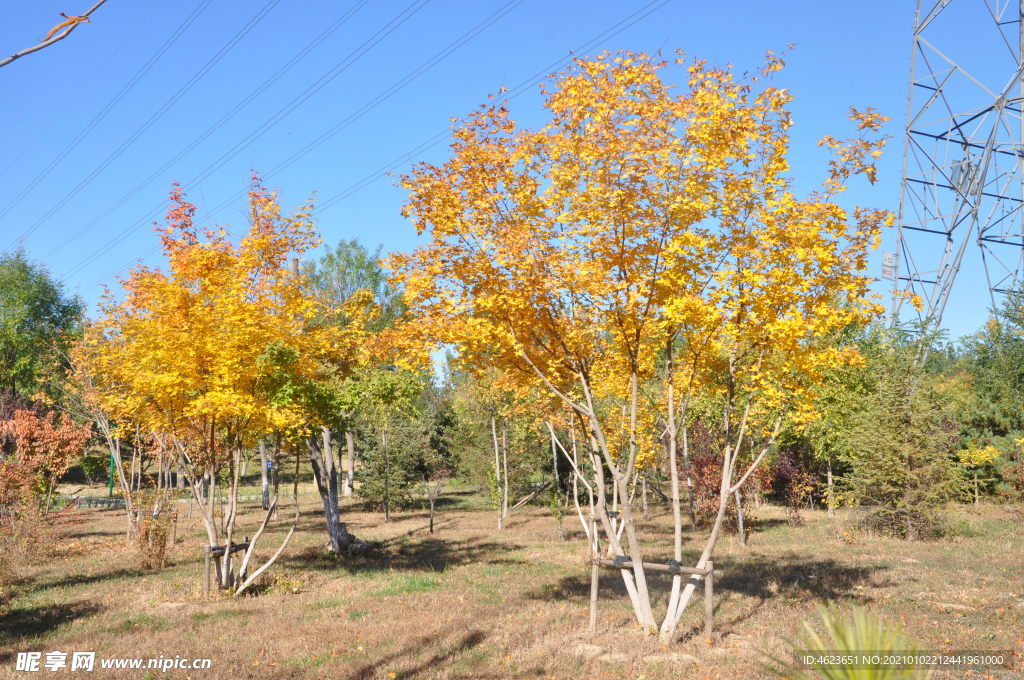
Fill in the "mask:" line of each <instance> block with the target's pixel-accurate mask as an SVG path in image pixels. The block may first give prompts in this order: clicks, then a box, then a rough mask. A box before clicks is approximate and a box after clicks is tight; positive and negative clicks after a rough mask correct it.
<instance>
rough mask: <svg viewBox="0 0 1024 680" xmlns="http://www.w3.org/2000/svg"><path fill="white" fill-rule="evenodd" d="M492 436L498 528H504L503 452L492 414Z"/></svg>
mask: <svg viewBox="0 0 1024 680" xmlns="http://www.w3.org/2000/svg"><path fill="white" fill-rule="evenodd" d="M491 438H492V439H493V440H494V483H495V488H496V489H497V492H498V530H499V531H500V530H501V529H502V525H503V523H504V519H505V515H504V513H503V512H502V506H501V452H500V451H499V449H498V428H497V426H496V425H495V423H494V416H491Z"/></svg>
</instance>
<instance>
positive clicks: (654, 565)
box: [597, 558, 721, 576]
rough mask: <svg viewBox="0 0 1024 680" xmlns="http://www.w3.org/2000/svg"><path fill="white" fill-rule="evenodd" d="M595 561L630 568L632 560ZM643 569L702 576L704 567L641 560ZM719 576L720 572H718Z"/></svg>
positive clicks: (616, 567) (607, 565)
mask: <svg viewBox="0 0 1024 680" xmlns="http://www.w3.org/2000/svg"><path fill="white" fill-rule="evenodd" d="M597 563H598V564H600V565H601V566H602V567H613V568H615V569H632V568H633V560H631V559H629V558H626V559H624V560H622V561H621V562H619V563H616V561H615V560H609V559H600V560H597ZM642 564H643V565H644V569H645V570H648V571H667V572H669V573H670V574H689V575H690V576H703V575H704V574H705V572H706V571H707V570H706V569H694V568H693V567H684V566H681V565H680V566H676V565H670V564H662V563H660V562H643V563H642ZM718 575H719V576H721V572H719V574H718Z"/></svg>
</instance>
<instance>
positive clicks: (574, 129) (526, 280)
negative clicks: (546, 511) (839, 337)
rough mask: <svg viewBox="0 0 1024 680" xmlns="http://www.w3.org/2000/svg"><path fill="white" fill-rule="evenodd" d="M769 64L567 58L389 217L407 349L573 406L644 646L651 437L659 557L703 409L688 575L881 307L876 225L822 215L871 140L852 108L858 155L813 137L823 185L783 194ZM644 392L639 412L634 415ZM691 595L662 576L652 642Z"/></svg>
mask: <svg viewBox="0 0 1024 680" xmlns="http://www.w3.org/2000/svg"><path fill="white" fill-rule="evenodd" d="M781 68H782V62H781V61H780V60H779V59H778V58H777V57H774V56H772V55H769V58H768V61H767V64H766V66H765V67H764V68H763V69H762V70H761V71H760V72H759V74H757V75H754V76H750V77H747V78H743V79H737V78H736V77H735V76H734V75H733V74H732V72H731V71H730V70H729V69H723V68H715V67H712V66H710V65H708V64H707V63H705V62H702V61H697V62H692V63H690V64H689V65H687V63H686V62H685V61H684V59H683V58H682V57H679V58H677V59H675V60H672V61H671V62H668V61H661V60H658V59H654V58H652V57H649V56H647V55H644V54H633V53H620V54H604V55H601V56H599V57H597V58H595V59H591V60H577V61H576V63H575V65H574V66H573V67H571V68H570V69H568V70H567V71H565V72H563V73H560V74H558V75H557V76H556V77H555V78H554V80H553V81H552V82H551V83H550V84H548V85H547V86H545V87H543V88H542V91H543V93H544V95H545V96H546V102H545V105H546V107H547V109H548V111H549V113H550V121H549V122H548V123H547V124H546V125H544V126H543V127H541V128H540V129H537V130H526V129H519V128H518V127H517V126H516V124H515V123H514V122H513V120H512V119H511V118H510V117H509V114H508V111H507V110H506V109H505V108H504V107H501V106H495V105H484V106H482V107H480V108H479V109H478V110H476V111H475V112H474V113H473V114H472V115H471V116H469V117H468V118H467V119H466V120H465V121H464V122H463V123H461V124H459V125H458V126H456V128H455V131H454V142H453V144H452V148H451V157H450V159H449V160H448V161H447V162H445V163H443V164H441V165H431V164H420V165H418V166H417V167H416V168H415V169H414V171H413V172H412V174H411V175H410V176H408V177H405V178H404V186H405V187H406V188H407V189H408V190H409V192H410V194H409V199H408V202H407V204H406V207H405V214H406V215H407V216H409V217H412V218H414V219H415V223H416V227H417V230H418V231H419V232H420V233H423V232H428V231H429V234H430V242H429V243H427V244H426V245H424V246H422V247H420V248H418V249H417V250H416V251H415V252H413V253H411V254H408V255H395V256H394V257H393V258H392V260H391V265H392V267H394V269H395V270H396V277H397V279H398V281H399V282H400V283H401V284H402V285H403V286H404V290H405V293H406V301H407V303H408V304H409V306H410V309H411V311H412V313H413V314H414V315H415V316H416V317H417V318H418V319H419V320H420V329H421V332H422V333H423V334H424V336H426V337H427V338H429V339H430V340H432V341H436V342H446V343H453V344H455V345H457V346H458V348H459V351H460V353H461V354H462V356H463V358H464V360H467V361H475V362H478V363H481V364H493V365H495V366H498V367H499V368H500V369H501V370H502V371H507V372H509V373H510V374H513V375H515V376H518V379H519V380H521V381H522V382H523V383H524V384H529V383H536V384H540V385H543V386H544V387H546V388H547V389H548V390H549V391H550V392H551V393H553V394H555V395H557V396H558V397H559V398H560V399H562V400H563V401H564V402H565V404H567V405H568V406H569V407H570V408H571V409H572V411H573V412H574V413H575V415H576V417H577V418H578V419H579V421H580V422H581V424H582V425H583V426H584V428H585V431H586V432H588V433H589V438H590V448H591V455H592V459H593V462H594V465H593V470H594V474H595V478H594V480H593V488H594V489H595V492H596V494H597V496H598V502H597V504H596V506H597V507H596V512H597V520H598V522H599V524H600V527H601V530H602V531H603V534H604V536H605V541H606V548H607V550H608V551H609V553H610V554H612V555H614V556H622V557H624V558H625V557H627V556H628V560H627V559H623V560H620V564H623V565H624V566H622V569H621V574H622V577H623V579H624V581H625V585H626V588H627V590H628V592H629V595H630V598H631V600H632V603H633V607H634V612H635V615H636V618H637V622H638V623H639V624H640V625H641V626H642V627H643V628H644V629H646V630H648V631H650V632H657V631H658V630H659V625H658V623H657V621H656V620H655V616H654V612H653V610H652V607H651V596H650V594H649V592H648V586H647V580H646V577H645V574H644V569H643V564H642V562H643V555H642V550H641V545H640V541H639V539H638V537H637V533H636V530H635V527H634V524H633V512H632V508H631V502H630V494H629V492H628V486H629V484H630V482H631V480H632V479H634V473H635V471H636V470H637V466H638V465H640V464H642V463H643V460H644V458H645V456H647V457H650V456H654V455H657V454H656V453H655V450H654V449H655V447H660V445H661V444H660V442H659V439H660V437H659V436H660V434H661V432H658V431H655V430H656V429H657V428H659V427H664V428H665V429H666V430H667V436H668V440H669V446H668V447H667V448H668V456H669V458H670V460H669V470H670V471H671V474H672V498H673V506H674V513H675V554H674V559H675V560H676V561H679V560H681V558H682V554H681V518H680V510H679V484H678V478H677V473H676V469H677V466H676V456H677V452H678V449H679V447H680V442H682V445H683V446H685V442H686V437H685V431H686V427H687V423H688V422H689V420H690V419H691V415H690V414H689V412H688V410H687V409H688V405H689V404H690V403H691V401H692V400H694V399H704V400H718V401H719V402H720V403H721V404H722V410H721V417H722V419H723V421H722V423H721V424H720V425H719V429H720V431H723V432H724V433H725V437H724V443H723V445H722V452H721V455H722V458H723V466H722V480H721V494H720V498H721V506H720V509H719V513H718V517H717V520H716V522H715V523H714V525H713V528H712V530H711V533H710V536H709V538H708V541H707V545H706V547H705V549H704V551H703V553H702V555H701V557H700V559H699V561H698V563H697V565H696V566H697V568H703V567H704V565H705V564H706V563H707V562H708V561H709V560H710V559H711V556H712V554H713V551H714V546H715V543H716V540H717V537H718V534H719V531H720V528H721V525H722V517H723V515H724V512H725V508H726V503H727V501H728V498H729V496H731V495H733V493H734V492H736V491H737V490H739V489H740V487H741V486H742V484H743V483H744V482H745V481H746V479H747V478H748V477H749V475H750V474H751V471H752V470H753V469H754V468H755V467H756V466H757V465H758V464H759V463H760V461H761V460H763V457H764V454H765V452H766V451H768V450H769V448H770V446H771V444H772V442H773V441H774V438H775V436H776V435H777V434H778V431H779V428H780V425H781V423H782V421H783V419H785V418H790V419H794V420H796V421H804V420H807V419H808V418H812V417H813V397H814V386H815V384H816V383H817V382H818V381H819V379H820V371H821V369H822V368H823V367H825V366H829V365H832V364H835V363H837V362H842V361H849V360H851V359H853V358H854V355H853V353H852V352H850V351H847V350H844V349H842V348H836V347H835V345H834V343H830V342H828V341H829V339H830V338H831V336H832V335H833V334H835V333H836V332H837V331H839V330H840V329H842V328H844V327H846V326H847V325H849V324H851V323H857V322H864V321H866V320H867V319H869V318H871V317H872V316H874V315H875V314H877V313H878V311H879V306H878V305H877V304H875V303H874V302H872V301H871V300H870V299H869V298H870V296H869V293H868V279H867V278H866V277H864V276H863V275H862V272H863V270H864V268H865V266H866V259H867V254H868V252H869V250H870V249H871V248H873V247H874V246H875V245H877V243H878V240H879V232H880V229H881V227H882V226H883V225H884V224H885V223H887V221H888V220H889V219H890V217H889V215H888V214H887V213H885V212H883V211H877V210H860V209H858V210H855V211H853V213H852V214H851V213H849V212H848V211H847V210H845V209H844V208H842V207H840V206H839V205H838V204H837V203H836V201H835V197H836V196H837V194H838V193H839V192H841V191H842V189H843V187H844V185H845V182H846V180H847V179H848V178H850V177H851V176H853V175H856V174H864V175H866V176H867V177H868V179H869V180H872V181H873V180H874V173H875V170H874V166H873V164H872V163H873V160H874V158H875V157H876V156H877V155H878V154H879V153H880V151H881V146H882V144H881V142H879V141H871V140H870V139H869V137H870V136H871V135H872V134H873V133H874V132H875V131H876V130H877V128H878V127H879V125H880V124H881V122H882V121H883V120H884V119H883V118H882V117H881V116H879V115H878V114H875V113H873V112H871V111H867V112H865V113H858V112H854V115H853V118H854V120H856V121H857V124H858V129H859V131H860V135H859V136H858V137H857V138H856V139H853V140H850V141H838V140H836V139H833V138H831V137H829V138H826V139H825V140H823V144H825V145H826V146H828V147H829V148H830V149H832V150H833V151H834V153H835V158H834V160H833V161H832V163H831V165H830V168H829V172H828V174H827V177H826V179H825V181H824V184H823V186H822V188H821V190H819V191H817V192H815V193H813V194H812V195H810V196H809V197H807V198H803V199H801V198H798V197H796V196H795V195H794V193H793V190H792V180H791V178H790V176H789V174H788V170H789V164H788V160H787V156H786V154H787V151H788V149H789V137H788V128H789V126H790V117H789V114H788V112H787V110H786V105H787V103H788V102H789V101H790V95H789V94H788V93H787V92H786V91H785V90H783V89H780V88H777V87H774V86H771V85H770V84H769V85H766V84H765V81H766V80H767V79H768V77H769V76H771V74H773V73H774V72H775V71H778V70H780V69H781ZM670 73H674V74H676V75H677V76H679V75H681V76H682V77H683V78H685V85H683V86H677V85H674V84H672V83H671V82H669V81H667V80H666V78H668V77H672V76H670V75H669V74H670ZM659 376H660V377H661V379H662V380H661V385H662V387H661V388H660V389H659V393H658V394H657V395H656V398H655V399H653V400H652V399H645V398H641V395H640V394H639V392H640V385H642V384H644V383H647V382H649V381H651V380H654V379H657V378H658V377H659ZM681 435H682V436H681ZM606 475H607V477H609V478H610V479H609V480H606ZM606 481H610V486H611V489H612V491H611V494H612V501H611V504H613V505H614V504H615V503H616V502H617V505H618V508H619V512H618V513H613V514H610V513H609V503H610V501H609V499H608V498H607V497H606V496H607V493H606V491H605V488H606ZM620 535H622V536H624V537H625V541H624V542H623V541H622V540H621V539H620V538H619V537H620ZM595 557H597V555H595ZM695 585H696V582H695V581H694V580H691V581H690V582H689V583H687V584H686V587H685V588H683V587H682V579H681V577H680V576H679V575H678V574H677V575H676V576H675V578H674V581H673V587H672V593H671V596H670V600H669V605H668V610H667V611H666V613H665V616H664V618H663V620H662V624H661V625H660V631H661V634H662V636H663V638H665V639H666V640H667V639H671V638H672V637H674V635H675V631H676V627H677V625H678V621H679V619H680V617H681V616H682V613H683V610H684V609H685V607H686V604H687V603H688V601H689V599H690V596H691V594H692V592H693V589H694V586H695Z"/></svg>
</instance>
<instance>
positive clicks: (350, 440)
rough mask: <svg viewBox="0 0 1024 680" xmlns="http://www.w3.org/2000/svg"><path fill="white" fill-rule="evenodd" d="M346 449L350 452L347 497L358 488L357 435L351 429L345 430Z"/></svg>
mask: <svg viewBox="0 0 1024 680" xmlns="http://www.w3.org/2000/svg"><path fill="white" fill-rule="evenodd" d="M345 449H346V452H347V454H348V460H346V461H345V465H346V471H345V492H344V496H345V497H346V498H347V497H349V496H351V495H352V494H353V493H355V489H356V442H355V437H354V436H353V435H352V432H351V431H349V430H345Z"/></svg>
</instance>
